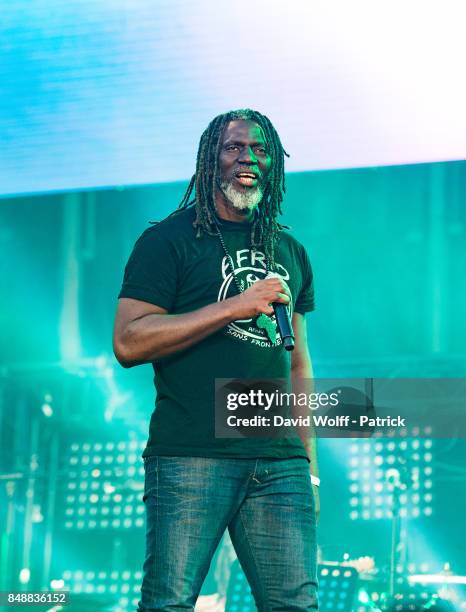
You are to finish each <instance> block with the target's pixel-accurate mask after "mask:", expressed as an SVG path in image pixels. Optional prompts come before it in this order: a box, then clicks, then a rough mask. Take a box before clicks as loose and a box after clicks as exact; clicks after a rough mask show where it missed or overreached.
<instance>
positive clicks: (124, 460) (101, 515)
mask: <svg viewBox="0 0 466 612" xmlns="http://www.w3.org/2000/svg"><path fill="white" fill-rule="evenodd" d="M144 447H145V441H143V440H131V441H120V442H118V443H117V444H115V443H113V442H111V443H102V442H97V443H93V444H91V443H77V442H75V443H72V444H71V445H70V447H69V454H68V463H69V466H70V468H71V469H70V470H69V482H68V483H67V491H68V494H67V495H66V496H65V509H64V518H65V522H64V526H65V529H107V528H109V527H110V528H121V529H132V528H138V529H139V528H141V527H143V526H144V520H143V519H142V518H141V515H142V514H143V513H144V504H143V502H142V495H143V487H144V466H143V465H142V461H141V462H140V463H141V465H138V461H139V455H140V454H141V452H142V450H143V449H144ZM96 465H99V467H95V466H96ZM100 465H102V466H103V467H100ZM122 514H124V515H125V516H124V517H123V518H121V517H122ZM133 515H138V518H137V519H133V518H132V517H133Z"/></svg>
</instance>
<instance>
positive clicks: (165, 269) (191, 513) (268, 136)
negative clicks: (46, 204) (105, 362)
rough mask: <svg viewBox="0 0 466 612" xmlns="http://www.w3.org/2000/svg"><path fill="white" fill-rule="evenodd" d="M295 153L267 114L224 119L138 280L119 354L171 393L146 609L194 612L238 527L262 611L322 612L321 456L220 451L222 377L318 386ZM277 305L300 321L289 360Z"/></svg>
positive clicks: (152, 523)
mask: <svg viewBox="0 0 466 612" xmlns="http://www.w3.org/2000/svg"><path fill="white" fill-rule="evenodd" d="M284 155H286V153H285V151H284V149H283V147H282V145H281V142H280V139H279V137H278V134H277V132H276V131H275V129H274V127H273V125H272V123H271V122H270V120H269V119H268V118H267V117H265V116H264V115H262V114H260V113H258V112H256V111H252V110H250V109H245V110H239V111H230V112H228V113H225V114H223V115H219V116H218V117H216V118H215V119H214V120H213V121H212V122H211V123H210V124H209V126H208V127H207V129H206V130H205V132H204V133H203V134H202V137H201V140H200V144H199V150H198V156H197V164H196V174H195V175H194V176H193V178H192V179H191V182H190V184H189V186H188V189H187V191H186V194H185V196H184V198H183V200H182V202H181V204H180V207H179V210H178V211H176V212H175V213H173V214H172V215H170V216H169V217H168V218H167V219H165V220H164V221H162V222H160V223H158V224H156V225H154V226H153V227H151V228H149V229H148V230H146V231H145V232H144V233H143V234H142V236H141V237H140V238H139V240H138V241H137V243H136V246H135V248H134V250H133V253H132V255H131V257H130V259H129V261H128V264H127V266H126V270H125V277H124V282H123V287H122V290H121V292H120V295H119V298H120V300H119V305H118V310H117V316H116V321H115V331H114V350H115V354H116V356H117V358H118V360H119V362H120V363H121V364H122V365H123V366H125V367H131V366H134V365H137V364H140V363H146V362H152V363H153V366H154V371H155V379H154V380H155V386H156V390H157V400H156V409H155V411H154V413H153V415H152V418H151V423H150V433H149V440H148V443H147V447H146V449H145V451H144V453H143V457H144V464H145V470H146V478H145V492H144V501H145V503H146V510H147V533H146V559H145V562H144V579H143V584H142V596H141V601H140V602H139V610H141V611H149V610H151V611H155V610H158V611H165V610H193V609H194V605H195V602H196V599H197V596H198V594H199V591H200V589H201V586H202V583H203V581H204V578H205V576H206V574H207V571H208V568H209V564H210V561H211V559H212V556H213V554H214V552H215V549H216V547H217V544H218V542H219V541H220V539H221V536H222V534H223V533H224V531H225V530H226V529H227V528H228V530H229V533H230V536H231V540H232V542H233V545H234V547H235V550H236V553H237V555H238V558H239V560H240V562H241V565H242V567H243V569H244V572H245V574H246V577H247V578H248V581H249V583H250V585H251V589H252V592H253V595H254V598H255V601H256V605H257V607H258V609H259V610H261V611H269V610H287V611H292V610H294V611H304V610H306V611H307V610H315V609H317V598H316V577H315V509H316V506H317V503H318V501H317V499H318V497H317V491H316V489H315V487H314V495H313V491H312V488H313V486H312V484H311V476H310V471H309V462H308V454H309V455H310V459H311V471H312V474H313V476H314V477H315V476H317V463H316V458H315V447H314V446H313V445H312V444H309V445H308V441H307V440H304V444H306V445H308V449H307V452H306V450H305V448H304V445H303V442H302V441H301V440H300V439H299V438H297V437H295V438H290V437H284V438H263V437H262V438H260V439H252V438H250V437H248V436H245V437H240V438H235V439H226V438H219V437H215V415H214V395H215V379H219V378H235V379H236V378H242V379H248V378H249V379H254V378H256V379H257V378H261V377H262V378H264V377H267V378H282V379H283V378H290V375H291V378H292V379H294V380H295V381H298V379H299V380H300V379H309V378H311V377H312V369H311V361H310V357H309V353H308V348H307V341H306V324H305V319H304V314H305V312H307V311H310V310H313V307H314V298H313V287H312V271H311V267H310V263H309V260H308V257H307V255H306V252H305V250H304V248H303V247H302V246H301V245H300V244H299V243H298V242H297V241H296V240H295V239H294V238H292V237H291V236H290V235H289V234H288V233H287V232H284V231H283V227H282V226H281V225H280V224H279V223H278V221H277V217H278V215H279V214H280V213H281V202H282V198H283V193H284V187H285V183H284ZM193 193H194V194H195V195H194V197H193V198H192V195H193ZM191 198H192V199H191ZM269 272H274V273H275V274H276V276H275V277H271V278H265V277H266V276H267V274H268V273H269ZM272 302H281V303H283V304H290V307H291V309H292V311H293V316H292V324H293V329H294V334H295V342H296V346H295V350H294V351H293V352H292V353H291V357H290V353H289V352H287V351H285V349H284V347H283V346H282V345H281V343H280V339H279V338H278V339H276V338H275V337H274V336H275V326H274V324H273V320H272V318H271V317H270V315H272V314H273V309H272V307H271V303H272Z"/></svg>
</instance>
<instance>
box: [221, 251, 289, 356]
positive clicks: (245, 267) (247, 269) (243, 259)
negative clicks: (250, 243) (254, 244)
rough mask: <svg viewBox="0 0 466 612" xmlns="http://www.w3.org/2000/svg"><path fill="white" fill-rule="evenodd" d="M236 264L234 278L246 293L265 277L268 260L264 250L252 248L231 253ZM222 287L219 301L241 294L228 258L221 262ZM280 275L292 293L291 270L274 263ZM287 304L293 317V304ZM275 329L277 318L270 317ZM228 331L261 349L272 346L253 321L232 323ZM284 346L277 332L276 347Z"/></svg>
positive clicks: (231, 334)
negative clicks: (288, 282) (289, 284)
mask: <svg viewBox="0 0 466 612" xmlns="http://www.w3.org/2000/svg"><path fill="white" fill-rule="evenodd" d="M232 259H233V265H234V266H235V276H236V278H237V280H238V282H239V286H240V287H241V291H246V289H248V288H249V287H251V285H253V284H254V283H255V282H256V281H258V280H262V279H263V278H265V277H266V260H265V255H264V253H262V252H261V251H254V250H251V249H241V250H239V251H236V252H235V253H232ZM221 272H222V279H223V282H222V285H221V287H220V290H219V292H218V298H217V301H218V302H222V301H223V300H226V299H227V298H229V297H233V296H234V295H237V294H238V289H237V287H236V283H235V281H234V279H233V274H232V271H231V266H230V264H229V261H228V258H227V257H226V256H225V257H224V258H223V259H222V271H221ZM274 272H276V273H277V274H279V275H280V277H281V278H282V280H283V281H284V283H285V285H286V286H287V287H288V290H289V291H290V293H291V290H290V288H289V286H288V284H287V281H288V280H289V278H290V275H289V273H288V270H287V269H286V268H285V267H284V266H282V265H281V264H278V263H277V264H275V270H274ZM292 301H293V300H291V302H290V304H289V305H288V312H289V314H290V317H291V313H292V311H291V304H292ZM270 318H271V319H272V321H273V323H274V325H275V326H276V320H275V315H272V316H271V317H270ZM226 332H227V334H228V335H230V336H232V337H234V338H237V339H239V340H242V341H244V342H248V341H249V342H251V343H252V344H255V345H257V346H261V347H264V348H269V347H271V346H274V345H272V344H271V343H270V342H269V340H268V338H267V334H266V333H265V331H264V330H263V329H258V328H257V326H256V324H255V318H254V319H241V320H239V321H233V322H232V323H229V324H228V325H227V327H226ZM281 343H282V340H281V338H280V335H279V333H278V330H277V341H276V343H275V346H277V345H279V344H281Z"/></svg>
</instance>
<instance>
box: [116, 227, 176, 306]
mask: <svg viewBox="0 0 466 612" xmlns="http://www.w3.org/2000/svg"><path fill="white" fill-rule="evenodd" d="M177 279H178V265H177V261H176V253H175V250H174V248H173V245H172V243H171V241H170V239H169V238H168V237H167V236H166V235H165V234H164V232H161V231H160V230H158V228H157V226H154V227H151V228H149V229H147V230H146V231H145V232H144V233H143V234H142V235H141V236H140V238H139V239H138V240H137V242H136V244H135V245H134V248H133V252H132V253H131V255H130V258H129V260H128V263H127V264H126V268H125V273H124V277H123V285H122V288H121V291H120V293H119V294H118V297H119V298H132V299H135V300H141V301H143V302H149V303H150V304H154V305H156V306H160V307H161V308H165V309H166V310H168V311H170V310H171V309H172V307H173V304H174V301H175V296H176V288H177Z"/></svg>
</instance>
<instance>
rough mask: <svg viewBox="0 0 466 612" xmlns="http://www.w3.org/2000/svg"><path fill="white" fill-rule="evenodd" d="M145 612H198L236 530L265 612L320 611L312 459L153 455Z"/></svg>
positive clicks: (148, 480)
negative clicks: (217, 555) (217, 556)
mask: <svg viewBox="0 0 466 612" xmlns="http://www.w3.org/2000/svg"><path fill="white" fill-rule="evenodd" d="M144 465H145V472H146V477H145V489H144V501H145V504H146V512H147V514H146V524H147V526H146V558H145V561H144V578H143V583H142V589H141V601H140V602H139V607H138V609H139V611H140V612H149V611H151V612H155V611H158V612H162V611H163V612H165V611H168V610H170V611H173V610H194V606H195V603H196V600H197V597H198V595H199V592H200V590H201V587H202V583H203V581H204V579H205V577H206V574H207V572H208V569H209V565H210V562H211V559H212V557H213V555H214V552H215V549H216V548H217V545H218V543H219V541H220V539H221V537H222V534H223V533H224V531H225V529H227V528H228V530H229V532H230V537H231V541H232V543H233V546H234V548H235V551H236V554H237V556H238V559H239V561H240V563H241V566H242V568H243V570H244V573H245V574H246V577H247V579H248V582H249V584H250V586H251V590H252V594H253V596H254V599H255V602H256V606H257V608H258V610H259V611H260V612H269V611H272V610H274V611H278V610H280V611H282V612H292V611H293V612H305V611H309V610H317V581H316V538H315V532H316V527H315V512H314V497H313V494H312V486H311V481H310V472H309V464H308V462H307V461H306V460H305V459H304V458H299V457H296V458H292V459H229V458H220V459H217V458H215V459H214V458H208V457H164V456H157V457H147V458H145V459H144Z"/></svg>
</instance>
